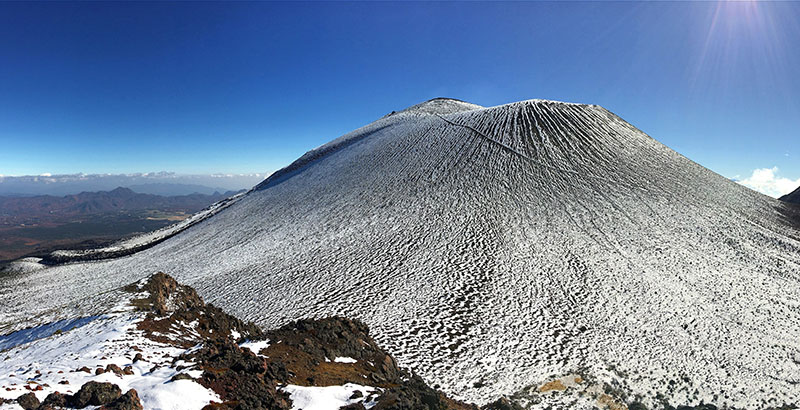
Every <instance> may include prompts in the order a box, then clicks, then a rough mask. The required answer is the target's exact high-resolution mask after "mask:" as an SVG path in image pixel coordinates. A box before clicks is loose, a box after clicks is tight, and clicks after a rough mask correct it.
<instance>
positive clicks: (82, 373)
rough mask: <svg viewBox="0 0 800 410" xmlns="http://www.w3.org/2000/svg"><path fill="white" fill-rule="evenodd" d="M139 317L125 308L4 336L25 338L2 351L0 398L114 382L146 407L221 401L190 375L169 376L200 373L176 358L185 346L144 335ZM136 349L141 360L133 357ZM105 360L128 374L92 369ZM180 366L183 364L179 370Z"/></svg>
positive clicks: (194, 405) (180, 406)
mask: <svg viewBox="0 0 800 410" xmlns="http://www.w3.org/2000/svg"><path fill="white" fill-rule="evenodd" d="M142 317H143V315H142V314H141V313H136V312H132V311H130V310H129V309H126V310H122V311H116V312H112V313H110V314H107V315H103V316H99V317H93V318H86V319H85V320H83V321H81V322H80V323H77V324H75V326H77V327H74V328H71V330H69V329H67V328H68V327H69V326H66V327H65V326H62V325H59V326H55V327H57V328H58V329H59V330H61V329H67V330H63V331H61V332H56V333H55V334H53V332H52V331H51V330H52V329H53V328H54V326H53V325H50V326H44V327H42V328H41V329H31V331H29V332H27V334H28V336H29V337H26V338H19V339H6V341H8V340H14V342H15V343H16V342H24V343H23V344H20V345H18V346H16V347H13V348H10V349H8V350H4V351H2V352H0V358H2V359H1V360H0V398H5V399H16V398H17V397H19V396H20V395H22V394H24V393H28V392H30V391H33V392H34V393H35V394H36V397H37V398H38V399H39V400H44V398H45V397H47V395H48V394H50V393H51V392H55V391H57V392H60V393H68V394H72V393H75V392H77V391H78V389H80V387H81V385H83V384H84V383H86V382H88V381H97V382H110V383H113V384H116V385H118V386H119V387H120V388H121V389H122V391H123V392H126V391H128V390H129V389H136V391H137V392H138V394H139V398H140V399H141V402H142V405H143V406H144V408H145V409H154V410H156V409H159V410H171V409H175V410H179V409H191V408H194V409H199V408H202V407H203V406H205V405H206V404H208V403H210V402H211V401H212V400H214V401H217V402H220V401H221V400H220V399H219V397H218V396H217V395H216V394H215V393H214V392H212V391H210V390H208V389H206V388H205V387H203V386H201V385H200V384H198V383H196V382H194V381H192V380H175V381H171V379H172V378H173V377H174V376H175V375H177V374H179V373H188V374H189V375H190V376H193V377H197V376H199V374H197V371H194V372H192V366H193V365H192V363H187V362H184V361H181V360H178V361H177V362H176V361H174V360H175V358H176V357H177V356H179V355H180V354H182V353H184V352H185V349H180V348H176V347H173V346H170V345H167V344H163V343H157V342H154V341H152V340H150V339H148V338H145V337H144V336H143V334H142V332H140V331H138V330H137V329H136V324H137V323H138V322H139V321H140V320H141V319H142ZM31 335H38V336H40V337H41V338H35V337H33V336H31ZM0 340H2V339H0ZM9 343H10V342H9ZM136 354H141V355H142V357H143V358H142V360H138V361H134V358H135V356H136ZM109 365H116V366H119V368H120V369H128V370H127V373H132V374H123V373H121V374H116V373H114V372H113V371H107V372H104V373H102V374H95V372H96V370H97V369H100V368H102V369H106V368H107V366H109ZM178 366H183V367H184V368H185V369H182V370H180V371H179V370H178V369H177V367H178ZM80 369H84V370H80Z"/></svg>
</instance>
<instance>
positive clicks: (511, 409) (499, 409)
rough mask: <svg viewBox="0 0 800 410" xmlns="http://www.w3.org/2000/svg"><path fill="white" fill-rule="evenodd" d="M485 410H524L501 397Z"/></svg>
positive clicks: (484, 409) (484, 407)
mask: <svg viewBox="0 0 800 410" xmlns="http://www.w3.org/2000/svg"><path fill="white" fill-rule="evenodd" d="M482 409H483V410H522V409H523V407H522V406H520V405H519V404H518V403H516V402H514V401H511V400H509V399H507V398H505V397H501V398H499V399H497V400H495V401H493V402H491V403H489V404H487V405H485V406H483V407H482ZM628 410H630V409H628Z"/></svg>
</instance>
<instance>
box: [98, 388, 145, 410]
mask: <svg viewBox="0 0 800 410" xmlns="http://www.w3.org/2000/svg"><path fill="white" fill-rule="evenodd" d="M102 409H103V410H142V402H141V401H140V400H139V394H138V393H137V392H136V390H134V389H130V390H128V392H127V393H125V394H123V395H122V396H120V397H119V398H118V399H116V400H114V401H113V402H111V403H110V404H108V405H106V406H103V407H102Z"/></svg>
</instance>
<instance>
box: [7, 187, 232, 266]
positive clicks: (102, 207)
mask: <svg viewBox="0 0 800 410" xmlns="http://www.w3.org/2000/svg"><path fill="white" fill-rule="evenodd" d="M162 188H169V187H162ZM234 194H236V192H233V191H226V192H224V193H219V192H215V193H213V194H211V195H205V194H197V193H194V194H190V195H178V196H160V195H152V194H142V193H137V192H134V191H133V190H132V189H129V188H122V187H120V188H116V189H113V190H111V191H100V192H81V193H79V194H75V195H66V196H52V195H37V196H25V197H19V196H17V197H9V196H0V261H3V260H11V259H15V258H19V257H22V256H26V255H45V254H47V253H49V252H52V251H54V250H56V249H84V248H87V247H88V248H94V247H98V246H104V245H106V244H108V243H111V242H114V241H116V240H119V239H122V238H126V237H129V236H131V235H135V234H140V233H143V232H149V231H153V230H156V229H160V228H163V227H166V226H169V225H172V224H174V223H176V222H179V221H183V220H185V219H186V218H189V217H190V216H191V215H192V214H195V213H197V212H198V211H200V210H202V209H204V208H206V207H208V206H210V205H211V204H214V203H216V202H219V201H221V200H223V199H225V198H228V197H230V196H232V195H234Z"/></svg>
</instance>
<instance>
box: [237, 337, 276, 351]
mask: <svg viewBox="0 0 800 410" xmlns="http://www.w3.org/2000/svg"><path fill="white" fill-rule="evenodd" d="M233 338H234V339H238V337H237V336H235V335H234V336H233ZM239 347H244V348H247V349H250V351H251V352H253V353H255V354H256V355H258V356H261V355H260V354H259V353H258V352H260V351H261V349H266V348H268V347H269V340H259V341H251V340H248V341H245V342H242V343H240V344H239Z"/></svg>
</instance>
